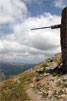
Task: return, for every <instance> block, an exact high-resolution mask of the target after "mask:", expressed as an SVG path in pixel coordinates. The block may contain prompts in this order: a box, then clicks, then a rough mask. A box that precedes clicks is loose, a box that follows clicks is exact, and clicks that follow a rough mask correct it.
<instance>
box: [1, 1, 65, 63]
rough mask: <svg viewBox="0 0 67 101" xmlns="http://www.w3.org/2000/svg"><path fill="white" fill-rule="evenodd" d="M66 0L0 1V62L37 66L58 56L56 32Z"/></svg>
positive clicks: (57, 32)
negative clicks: (53, 26)
mask: <svg viewBox="0 0 67 101" xmlns="http://www.w3.org/2000/svg"><path fill="white" fill-rule="evenodd" d="M66 6H67V0H0V61H8V62H16V63H39V62H41V61H44V60H45V59H46V58H48V57H52V56H53V55H54V54H55V53H58V52H61V47H60V29H53V30H52V29H43V30H36V31H32V30H30V29H31V28H36V27H43V26H50V25H54V24H60V23H61V14H62V10H63V8H64V7H66Z"/></svg>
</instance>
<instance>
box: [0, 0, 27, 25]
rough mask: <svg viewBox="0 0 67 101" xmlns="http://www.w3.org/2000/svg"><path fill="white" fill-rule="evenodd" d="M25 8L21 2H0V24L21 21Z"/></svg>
mask: <svg viewBox="0 0 67 101" xmlns="http://www.w3.org/2000/svg"><path fill="white" fill-rule="evenodd" d="M26 14H27V7H26V5H25V3H23V2H21V0H0V24H4V23H16V22H17V20H18V21H23V19H24V18H25V17H26Z"/></svg>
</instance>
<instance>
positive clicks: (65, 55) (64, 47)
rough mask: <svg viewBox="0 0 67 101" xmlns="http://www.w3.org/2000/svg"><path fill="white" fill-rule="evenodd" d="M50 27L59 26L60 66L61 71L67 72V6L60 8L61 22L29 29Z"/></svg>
mask: <svg viewBox="0 0 67 101" xmlns="http://www.w3.org/2000/svg"><path fill="white" fill-rule="evenodd" d="M45 28H51V29H56V28H60V37H61V40H60V43H61V52H62V66H61V71H62V72H63V73H67V7H65V8H64V9H63V10H62V17H61V24H58V25H52V26H49V27H41V28H33V29H31V30H38V29H45Z"/></svg>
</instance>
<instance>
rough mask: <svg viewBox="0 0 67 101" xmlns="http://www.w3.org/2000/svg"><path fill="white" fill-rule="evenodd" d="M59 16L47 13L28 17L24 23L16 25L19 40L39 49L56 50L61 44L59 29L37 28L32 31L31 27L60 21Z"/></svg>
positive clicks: (15, 29)
mask: <svg viewBox="0 0 67 101" xmlns="http://www.w3.org/2000/svg"><path fill="white" fill-rule="evenodd" d="M60 21H61V19H60V17H59V16H55V15H54V16H52V15H51V14H49V13H46V14H45V15H43V16H40V17H39V18H28V19H26V20H25V21H24V23H22V24H18V25H16V26H15V27H14V33H15V36H16V38H17V39H18V41H19V42H21V43H22V44H24V45H27V46H29V47H34V48H36V49H39V50H44V51H45V50H46V51H47V50H53V51H54V50H55V49H57V48H58V47H59V46H60V38H59V31H58V30H50V29H44V30H37V31H31V30H30V29H31V28H34V27H42V26H50V25H52V24H58V23H60Z"/></svg>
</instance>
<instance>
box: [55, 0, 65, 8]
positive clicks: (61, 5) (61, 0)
mask: <svg viewBox="0 0 67 101" xmlns="http://www.w3.org/2000/svg"><path fill="white" fill-rule="evenodd" d="M54 4H55V7H58V8H64V7H66V6H67V0H56V1H54Z"/></svg>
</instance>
